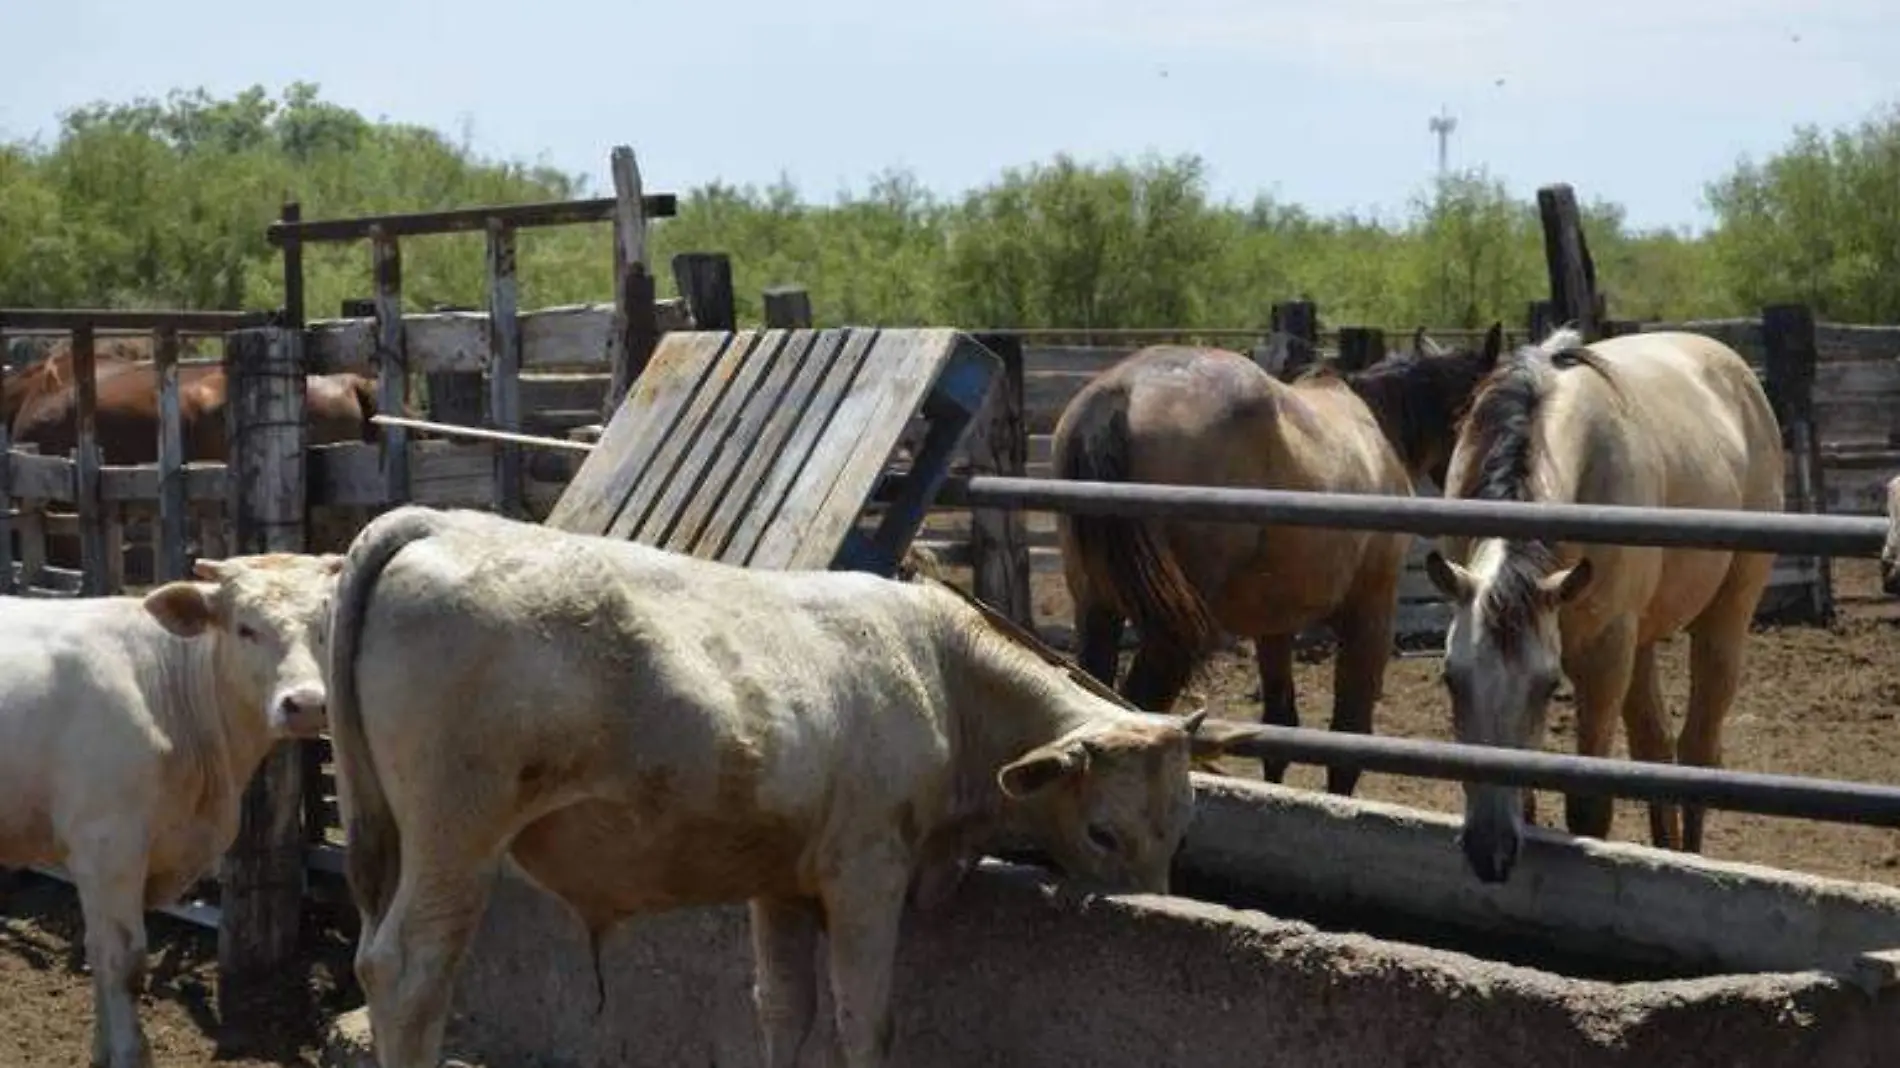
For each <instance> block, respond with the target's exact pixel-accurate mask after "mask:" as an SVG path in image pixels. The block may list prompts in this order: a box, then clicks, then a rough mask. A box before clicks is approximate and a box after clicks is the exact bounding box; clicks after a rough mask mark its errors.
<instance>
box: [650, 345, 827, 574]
mask: <svg viewBox="0 0 1900 1068" xmlns="http://www.w3.org/2000/svg"><path fill="white" fill-rule="evenodd" d="M818 341H819V335H818V334H816V333H814V332H813V331H810V330H767V331H766V333H765V336H764V338H763V339H762V340H761V341H760V342H759V351H758V352H755V353H754V354H753V356H752V359H751V360H749V361H748V362H747V368H746V369H747V371H748V372H750V373H752V374H753V375H754V376H755V378H756V380H757V382H758V384H757V386H756V387H755V388H754V389H752V391H751V392H750V393H749V394H748V395H747V396H746V397H745V398H744V399H743V400H742V402H741V403H740V404H739V405H738V406H736V407H730V406H729V408H728V411H727V412H726V413H725V419H726V430H725V433H724V434H723V436H722V438H721V440H720V441H719V442H718V443H717V453H716V454H715V455H713V456H711V457H710V458H709V459H708V461H706V467H705V469H704V473H703V474H702V475H701V476H700V478H699V480H698V484H697V487H696V489H695V491H694V492H693V494H692V496H691V497H690V498H689V499H687V500H686V501H685V502H684V506H683V508H681V509H679V518H678V521H677V522H675V523H674V524H672V525H671V527H670V528H669V529H668V530H666V531H665V533H664V534H663V535H659V536H656V535H654V534H651V533H646V532H645V528H643V533H641V534H639V535H636V537H638V538H639V539H640V540H642V541H646V542H648V543H650V544H655V545H664V546H665V547H667V548H669V549H672V550H673V551H675V552H686V553H690V552H694V551H695V547H696V546H698V545H699V544H700V543H701V541H702V535H704V534H705V533H706V532H707V531H706V527H707V523H708V522H709V521H710V520H711V519H712V517H713V516H714V515H715V514H717V513H718V512H719V511H720V510H721V509H723V508H725V506H726V504H727V501H728V499H729V498H731V497H733V496H738V497H741V498H745V497H749V496H750V493H751V491H752V490H754V489H756V488H757V487H758V483H757V481H756V478H757V475H756V474H754V475H753V476H752V477H753V479H754V481H749V482H748V481H744V480H743V478H742V473H743V472H746V471H747V470H749V469H751V467H752V460H753V457H754V456H755V455H757V454H758V453H759V451H760V450H761V448H762V447H764V446H765V444H766V442H765V438H764V434H763V431H764V429H765V426H766V423H767V421H768V420H770V419H771V417H772V414H773V413H774V412H776V411H778V410H779V409H780V408H781V407H782V406H783V404H784V401H785V399H786V390H787V387H788V386H789V385H790V384H791V383H792V382H794V381H795V380H796V378H797V374H798V372H799V371H800V370H801V369H802V368H803V367H804V366H805V361H806V359H807V357H808V356H809V355H810V353H811V351H812V348H813V346H814V344H815V343H817V342H818ZM768 351H769V352H770V355H769V357H768V359H769V360H770V362H771V366H770V367H769V368H766V373H765V374H763V375H762V376H760V375H759V374H758V370H757V365H758V364H760V363H761V362H763V361H762V360H761V354H763V353H766V352H768ZM708 440H710V437H709V439H708Z"/></svg>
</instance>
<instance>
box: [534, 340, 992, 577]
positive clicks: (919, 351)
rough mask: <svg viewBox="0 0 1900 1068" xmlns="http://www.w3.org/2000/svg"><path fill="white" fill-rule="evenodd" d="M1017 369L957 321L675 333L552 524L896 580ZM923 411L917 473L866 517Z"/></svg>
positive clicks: (733, 558) (698, 551)
mask: <svg viewBox="0 0 1900 1068" xmlns="http://www.w3.org/2000/svg"><path fill="white" fill-rule="evenodd" d="M1001 367H1002V362H1001V361H1000V360H999V359H998V358H997V357H996V355H995V354H994V353H992V352H990V351H989V350H988V349H986V348H984V347H983V346H982V345H981V344H979V343H977V341H976V340H975V339H974V338H971V337H970V336H968V335H967V334H963V333H959V332H958V331H955V330H947V329H872V328H863V327H844V328H839V329H831V330H739V331H733V332H726V331H692V332H679V333H669V334H667V335H666V336H665V337H664V338H663V339H662V340H661V342H660V344H659V346H658V347H657V348H656V349H655V350H654V352H653V357H652V360H651V361H650V362H649V363H648V364H647V367H646V370H645V371H644V372H642V373H641V375H640V377H639V379H638V380H637V381H636V382H635V383H634V386H633V388H632V389H631V390H629V391H628V393H627V397H626V399H625V400H624V401H622V403H621V405H620V408H619V409H618V410H617V411H616V412H615V413H614V416H613V418H612V419H611V420H609V421H608V423H607V425H606V427H605V429H604V430H603V431H602V432H601V436H600V441H599V443H598V444H597V445H596V447H595V449H594V451H593V452H592V453H590V454H589V455H588V457H587V459H586V461H585V462H583V463H582V464H581V467H580V470H578V471H576V472H575V473H574V478H573V480H572V481H571V482H569V483H568V486H567V489H566V491H565V492H563V493H562V495H561V498H560V500H559V501H557V502H556V503H555V506H554V509H553V511H552V512H551V513H550V514H549V516H548V518H547V520H546V523H547V525H548V526H551V527H555V528H557V529H560V530H566V531H572V532H576V533H585V534H600V535H606V536H609V537H618V538H627V539H631V540H634V541H639V542H642V543H644V544H648V545H656V546H660V547H662V548H666V549H671V550H673V551H675V552H682V553H689V554H691V555H694V556H699V557H702V558H706V559H713V560H721V561H724V562H727V563H733V564H739V565H742V566H746V567H758V568H768V569H812V570H817V569H827V568H838V569H849V570H862V571H872V572H875V573H878V574H882V575H891V574H893V573H894V572H895V570H896V568H897V564H898V562H899V561H900V560H901V559H902V557H903V555H904V551H905V550H906V549H907V548H908V547H909V545H910V542H911V539H912V538H914V537H915V536H916V534H917V531H918V529H919V528H920V527H921V526H922V525H923V520H924V517H925V514H926V513H927V512H928V510H929V507H930V503H931V500H932V498H933V497H934V496H935V495H936V492H937V490H938V488H939V487H941V486H942V484H943V480H944V478H945V477H946V476H947V475H948V474H949V470H950V461H951V458H952V456H953V455H954V453H955V451H956V448H957V445H958V443H959V441H960V440H961V439H962V437H963V434H964V432H965V431H966V430H967V429H968V428H969V426H970V423H971V422H972V420H973V419H974V418H975V417H976V414H977V412H978V411H979V409H981V408H982V406H983V401H984V398H985V396H986V395H987V393H988V391H989V386H990V382H991V380H992V379H994V378H995V377H996V376H997V374H998V372H999V371H1000V370H1001ZM919 417H921V421H922V430H923V433H922V439H921V442H920V443H919V444H918V445H917V446H916V447H915V448H914V450H913V452H912V457H911V462H910V465H909V477H908V478H906V479H904V480H903V482H902V483H901V485H900V487H899V489H898V491H897V493H896V494H895V496H893V497H891V498H890V499H889V501H888V502H887V503H886V504H885V505H884V506H883V507H882V508H881V509H880V510H879V511H880V518H879V521H878V522H877V524H876V525H875V526H870V527H864V526H862V525H861V524H860V523H859V519H860V517H861V516H863V515H864V513H865V506H866V504H867V503H868V502H869V501H870V500H871V498H872V496H873V494H874V493H876V491H877V489H878V487H879V483H880V481H881V480H882V479H883V477H884V474H885V471H886V467H887V464H888V463H889V462H890V460H891V459H892V457H893V455H894V454H895V453H896V451H897V447H898V445H899V444H900V442H902V441H904V439H905V437H906V431H907V429H909V428H910V427H911V424H912V423H913V421H914V420H917V419H919Z"/></svg>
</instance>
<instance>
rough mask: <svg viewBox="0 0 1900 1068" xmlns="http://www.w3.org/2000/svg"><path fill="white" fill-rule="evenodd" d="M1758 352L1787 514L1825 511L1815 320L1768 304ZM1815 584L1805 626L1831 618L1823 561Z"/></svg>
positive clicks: (1799, 308)
mask: <svg viewBox="0 0 1900 1068" xmlns="http://www.w3.org/2000/svg"><path fill="white" fill-rule="evenodd" d="M1761 333H1762V348H1763V349H1764V351H1765V354H1766V362H1767V370H1768V376H1767V377H1768V399H1769V402H1770V403H1771V404H1772V405H1773V406H1774V409H1775V419H1776V420H1777V421H1778V422H1780V424H1781V442H1782V448H1783V449H1784V450H1785V451H1786V454H1787V456H1788V459H1789V463H1790V466H1791V467H1793V468H1794V484H1795V492H1794V495H1795V500H1793V501H1789V502H1788V504H1790V505H1792V506H1793V507H1792V508H1790V509H1789V510H1790V511H1798V512H1807V513H1811V514H1820V513H1823V512H1826V511H1827V487H1826V484H1825V480H1824V477H1823V469H1822V463H1821V442H1820V435H1819V434H1817V433H1815V429H1814V372H1815V363H1816V361H1817V358H1818V353H1817V351H1816V345H1815V338H1814V315H1813V313H1812V312H1811V311H1810V310H1809V309H1808V307H1807V306H1806V305H1805V304H1771V305H1769V306H1768V307H1766V308H1763V309H1762V313H1761ZM1811 559H1813V560H1814V565H1815V574H1816V580H1815V584H1814V585H1813V586H1811V587H1810V588H1809V597H1808V604H1807V606H1806V607H1807V611H1806V613H1804V615H1805V617H1806V621H1807V622H1811V623H1826V622H1827V621H1828V620H1830V619H1832V618H1833V616H1834V568H1833V561H1832V558H1830V557H1828V556H1825V555H1823V556H1817V557H1812V558H1811Z"/></svg>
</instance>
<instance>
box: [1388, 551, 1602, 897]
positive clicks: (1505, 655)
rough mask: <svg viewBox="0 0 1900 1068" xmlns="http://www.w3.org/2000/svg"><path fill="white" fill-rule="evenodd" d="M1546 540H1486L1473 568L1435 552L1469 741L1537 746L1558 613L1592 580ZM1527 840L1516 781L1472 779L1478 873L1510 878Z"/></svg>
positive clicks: (1449, 664) (1558, 672)
mask: <svg viewBox="0 0 1900 1068" xmlns="http://www.w3.org/2000/svg"><path fill="white" fill-rule="evenodd" d="M1557 563H1558V561H1557V558H1556V556H1555V554H1553V553H1552V552H1551V551H1550V550H1549V549H1547V548H1545V547H1543V546H1542V545H1541V543H1529V542H1507V541H1504V540H1502V539H1490V540H1487V541H1483V542H1480V543H1479V544H1478V548H1477V551H1476V552H1475V553H1474V554H1473V556H1472V558H1471V560H1470V566H1469V567H1466V566H1463V565H1460V564H1456V563H1453V562H1452V561H1450V560H1448V559H1446V558H1445V557H1444V556H1443V555H1442V554H1440V553H1438V552H1432V553H1430V554H1429V555H1427V556H1426V558H1425V572H1426V574H1427V575H1428V576H1430V578H1431V580H1432V584H1433V585H1434V586H1437V587H1438V590H1439V592H1440V593H1442V594H1444V595H1445V599H1446V600H1447V601H1449V602H1450V603H1451V605H1452V617H1451V627H1450V629H1449V630H1448V631H1447V632H1446V635H1445V668H1444V684H1445V689H1446V690H1447V691H1448V692H1449V694H1450V696H1451V712H1452V730H1453V736H1454V737H1455V738H1456V740H1458V741H1459V742H1463V743H1466V744H1468V745H1489V746H1498V747H1503V748H1509V749H1538V748H1541V747H1542V745H1543V740H1544V725H1545V715H1546V712H1547V711H1548V709H1549V707H1550V697H1551V694H1552V693H1553V692H1555V691H1556V689H1557V684H1558V683H1559V682H1560V681H1562V679H1563V662H1562V645H1561V643H1560V637H1559V632H1558V626H1557V613H1558V610H1559V609H1560V608H1562V607H1563V606H1564V605H1565V604H1567V603H1569V602H1570V601H1572V600H1574V599H1575V598H1576V597H1577V596H1578V595H1579V594H1581V593H1582V592H1583V591H1584V590H1585V589H1586V588H1587V587H1588V586H1589V585H1590V574H1591V567H1590V561H1589V560H1588V559H1585V560H1582V561H1580V562H1578V563H1577V564H1576V565H1575V566H1574V567H1568V568H1560V567H1558V566H1557ZM1523 840H1524V797H1523V791H1522V790H1521V789H1519V788H1517V787H1511V786H1497V785H1494V784H1491V783H1466V784H1465V826H1464V833H1463V846H1464V853H1465V861H1466V863H1467V864H1469V865H1470V867H1471V871H1472V873H1473V874H1475V875H1476V876H1477V877H1478V878H1479V879H1481V880H1483V881H1484V882H1487V883H1501V882H1504V881H1505V880H1506V879H1508V878H1510V875H1511V869H1512V867H1513V866H1515V865H1516V863H1517V856H1518V849H1519V847H1520V845H1521V844H1522V842H1523Z"/></svg>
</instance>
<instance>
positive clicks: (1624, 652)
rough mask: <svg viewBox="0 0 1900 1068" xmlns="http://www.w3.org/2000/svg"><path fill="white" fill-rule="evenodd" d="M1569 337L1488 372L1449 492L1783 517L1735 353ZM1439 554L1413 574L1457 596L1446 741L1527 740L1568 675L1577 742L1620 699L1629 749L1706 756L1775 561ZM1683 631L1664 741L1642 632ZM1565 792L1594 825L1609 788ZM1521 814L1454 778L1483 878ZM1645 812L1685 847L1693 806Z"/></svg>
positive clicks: (1758, 397)
mask: <svg viewBox="0 0 1900 1068" xmlns="http://www.w3.org/2000/svg"><path fill="white" fill-rule="evenodd" d="M1580 340H1581V339H1580V338H1579V336H1578V335H1577V334H1576V333H1575V332H1574V331H1570V330H1560V331H1558V332H1557V333H1555V334H1552V335H1551V337H1550V338H1549V339H1547V340H1545V341H1544V342H1543V343H1542V344H1540V345H1537V346H1532V347H1526V348H1523V349H1520V350H1518V351H1517V353H1515V354H1514V355H1513V356H1512V358H1511V359H1509V360H1507V361H1506V362H1505V363H1504V365H1503V366H1501V367H1500V368H1499V369H1498V370H1497V372H1496V373H1495V374H1494V375H1493V376H1492V377H1491V379H1490V380H1489V381H1488V382H1487V383H1486V384H1485V385H1484V387H1483V388H1482V390H1481V391H1480V392H1479V394H1478V397H1477V399H1476V400H1475V401H1474V402H1473V404H1472V410H1471V415H1470V416H1469V418H1467V419H1466V420H1465V423H1464V426H1463V428H1462V430H1461V433H1460V436H1459V439H1458V445H1457V448H1456V449H1455V450H1454V451H1453V453H1452V458H1451V468H1450V481H1449V483H1448V484H1447V490H1446V494H1447V496H1451V497H1462V498H1474V499H1479V500H1504V501H1549V502H1557V503H1577V504H1608V505H1640V506H1646V507H1651V508H1723V509H1750V510H1755V511H1763V512H1775V511H1780V510H1781V508H1782V477H1783V476H1782V455H1781V430H1780V427H1779V426H1777V425H1776V422H1775V416H1774V413H1773V410H1772V409H1770V407H1769V405H1768V398H1767V397H1766V396H1765V395H1764V394H1763V393H1762V388H1761V385H1760V383H1758V382H1757V381H1756V379H1755V373H1754V372H1753V371H1752V370H1750V369H1749V366H1748V364H1747V363H1745V362H1744V361H1743V360H1742V358H1741V357H1740V356H1738V355H1736V354H1735V353H1734V351H1733V350H1731V349H1729V348H1728V347H1727V346H1725V345H1723V344H1721V343H1720V342H1718V341H1715V340H1713V339H1711V338H1706V337H1702V336H1700V335H1697V334H1686V333H1665V332H1657V333H1648V334H1631V335H1627V336H1624V337H1618V338H1614V339H1611V340H1608V341H1598V342H1594V343H1592V344H1590V345H1588V346H1584V345H1580V344H1579V341H1580ZM1442 548H1443V552H1442V555H1441V554H1440V553H1438V552H1434V553H1431V554H1430V555H1428V556H1427V558H1426V569H1427V572H1428V573H1429V574H1430V576H1431V578H1432V582H1433V583H1434V584H1435V585H1436V586H1437V587H1438V588H1439V590H1440V591H1441V592H1443V593H1444V594H1445V596H1446V598H1447V599H1448V600H1450V601H1451V602H1452V605H1453V607H1454V614H1453V617H1452V622H1451V629H1450V632H1449V633H1448V634H1447V636H1446V638H1445V676H1444V677H1445V685H1446V687H1447V688H1448V689H1449V690H1450V694H1451V703H1452V720H1453V724H1454V726H1455V730H1456V734H1457V738H1458V740H1459V741H1461V742H1470V743H1474V744H1479V745H1499V746H1509V747H1515V748H1537V747H1539V746H1541V744H1542V741H1543V730H1544V716H1545V710H1546V708H1547V706H1548V705H1549V702H1550V695H1551V692H1552V691H1553V690H1554V689H1555V688H1556V686H1557V683H1558V681H1559V679H1560V677H1561V676H1568V677H1569V679H1570V681H1571V684H1572V685H1573V686H1574V687H1575V688H1576V707H1577V752H1578V753H1580V754H1583V755H1585V756H1605V755H1607V754H1608V753H1609V749H1610V742H1611V739H1612V738H1613V736H1614V734H1615V732H1616V720H1617V714H1618V712H1619V711H1620V712H1621V714H1622V719H1623V722H1624V724H1625V725H1626V726H1627V728H1628V730H1629V751H1630V756H1631V757H1633V758H1634V759H1637V760H1649V761H1660V762H1669V761H1671V760H1673V759H1678V758H1679V759H1680V760H1681V761H1682V763H1684V764H1694V765H1700V766H1705V767H1706V766H1716V765H1719V764H1720V763H1721V756H1722V719H1723V717H1724V716H1725V715H1726V714H1727V712H1728V707H1729V703H1730V702H1731V701H1732V700H1733V698H1734V696H1735V688H1736V685H1737V683H1738V681H1739V680H1740V678H1741V671H1742V651H1743V647H1744V646H1745V645H1746V643H1747V638H1748V625H1749V622H1750V621H1751V620H1752V619H1753V618H1754V614H1755V605H1756V602H1757V601H1759V600H1760V599H1761V593H1762V590H1763V588H1764V587H1766V585H1767V584H1768V578H1769V571H1770V569H1771V568H1772V566H1773V564H1774V555H1773V554H1771V553H1733V552H1726V551H1712V550H1706V549H1664V548H1651V547H1637V546H1618V545H1594V544H1593V545H1583V544H1574V543H1569V542H1562V541H1533V540H1515V539H1504V538H1477V539H1472V538H1446V539H1443V541H1442ZM1681 630H1687V631H1688V632H1689V638H1690V645H1689V671H1690V682H1689V708H1688V715H1687V717H1686V718H1685V721H1684V723H1683V727H1682V732H1681V735H1680V737H1678V738H1676V739H1673V740H1672V739H1671V738H1670V737H1669V735H1668V733H1667V732H1666V730H1665V729H1664V716H1663V703H1662V691H1661V688H1660V686H1659V685H1658V682H1657V678H1656V643H1657V642H1659V641H1661V640H1662V639H1664V638H1667V637H1669V636H1671V635H1673V634H1675V633H1676V632H1678V631H1681ZM1564 800H1565V805H1564V813H1565V819H1566V822H1567V824H1568V825H1569V828H1570V830H1571V832H1572V833H1573V834H1582V835H1590V836H1593V837H1597V838H1602V837H1605V836H1607V835H1608V834H1609V830H1610V819H1611V806H1610V799H1609V798H1607V797H1581V796H1574V795H1573V796H1569V797H1566V798H1565V799H1564ZM1525 812H1526V805H1525V803H1524V795H1523V793H1522V791H1520V790H1517V789H1515V788H1511V787H1503V786H1494V785H1487V784H1470V785H1468V786H1466V788H1465V827H1464V834H1463V838H1464V844H1463V848H1464V853H1465V859H1466V861H1467V862H1468V863H1469V865H1470V867H1471V870H1472V872H1473V873H1474V874H1476V875H1477V876H1478V878H1479V879H1481V880H1484V881H1486V882H1502V881H1504V880H1505V879H1507V878H1509V876H1510V873H1511V868H1512V867H1513V865H1514V864H1515V862H1516V859H1517V851H1518V846H1519V842H1520V841H1521V839H1522V828H1523V816H1524V814H1525ZM1649 814H1650V837H1651V839H1652V840H1653V841H1654V842H1655V843H1656V844H1657V845H1661V846H1668V847H1671V848H1682V847H1685V846H1686V848H1687V849H1689V850H1690V851H1691V852H1699V851H1700V850H1701V848H1702V822H1703V811H1702V809H1701V808H1700V807H1699V806H1691V807H1688V808H1687V809H1685V810H1684V811H1682V812H1681V813H1680V814H1679V813H1678V812H1677V810H1676V809H1675V807H1674V806H1664V805H1652V806H1650V810H1649ZM1678 820H1680V822H1678Z"/></svg>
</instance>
